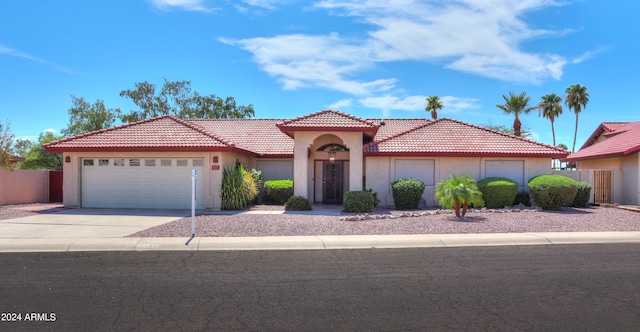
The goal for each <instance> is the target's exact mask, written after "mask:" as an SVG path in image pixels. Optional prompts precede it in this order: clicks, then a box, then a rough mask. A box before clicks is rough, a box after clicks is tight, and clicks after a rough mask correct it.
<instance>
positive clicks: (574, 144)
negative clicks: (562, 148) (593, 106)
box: [571, 111, 580, 152]
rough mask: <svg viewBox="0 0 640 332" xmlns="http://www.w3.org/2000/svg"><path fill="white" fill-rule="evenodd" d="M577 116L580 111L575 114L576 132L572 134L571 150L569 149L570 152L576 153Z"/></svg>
mask: <svg viewBox="0 0 640 332" xmlns="http://www.w3.org/2000/svg"><path fill="white" fill-rule="evenodd" d="M578 114H580V111H577V112H576V131H574V132H573V149H571V152H576V138H577V137H578Z"/></svg>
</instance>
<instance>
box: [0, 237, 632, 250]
mask: <svg viewBox="0 0 640 332" xmlns="http://www.w3.org/2000/svg"><path fill="white" fill-rule="evenodd" d="M594 243H640V232H580V233H578V232H565V233H490V234H412V235H318V236H270V237H193V238H189V237H166V238H157V237H156V238H22V239H19V238H8V239H7V238H5V239H0V252H2V253H9V252H82V251H141V252H142V251H228V250H334V249H373V248H380V249H383V248H447V247H484V246H523V245H563V244H594Z"/></svg>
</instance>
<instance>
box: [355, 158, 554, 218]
mask: <svg viewBox="0 0 640 332" xmlns="http://www.w3.org/2000/svg"><path fill="white" fill-rule="evenodd" d="M399 159H402V160H407V159H432V160H434V161H435V165H434V184H433V185H427V186H426V187H425V192H424V194H423V196H422V197H423V198H424V199H425V202H426V203H427V207H435V206H438V203H437V202H436V200H435V199H434V194H435V188H436V185H437V184H438V183H439V182H441V181H442V180H445V179H447V178H449V177H450V176H452V175H468V176H470V177H472V178H474V179H476V180H480V179H483V178H485V177H486V176H485V162H486V161H488V160H522V161H524V179H525V183H526V182H527V181H528V179H530V178H532V177H534V176H537V175H541V174H550V172H551V159H547V158H479V157H468V158H454V157H367V158H366V167H365V169H366V181H367V188H371V189H373V191H375V192H377V193H378V198H379V199H380V205H381V206H393V205H394V202H393V195H392V192H391V182H393V181H394V180H395V178H394V177H395V161H396V160H399ZM521 189H524V190H527V188H526V185H525V187H524V188H521Z"/></svg>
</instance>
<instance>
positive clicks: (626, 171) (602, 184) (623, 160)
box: [566, 121, 640, 205]
mask: <svg viewBox="0 0 640 332" xmlns="http://www.w3.org/2000/svg"><path fill="white" fill-rule="evenodd" d="M639 151H640V121H638V122H603V123H602V124H600V125H599V126H598V127H597V128H596V130H594V132H593V134H591V136H590V137H589V138H588V139H587V141H586V142H585V144H584V145H583V146H582V147H581V148H580V150H579V151H578V152H575V153H572V154H570V155H569V156H568V157H567V158H566V160H567V161H570V162H577V167H578V170H580V171H582V172H586V173H587V175H588V182H590V183H591V184H592V186H593V197H592V200H593V202H595V203H620V204H632V205H640V181H639V178H640V173H639V172H640V167H639V164H640V154H639V153H638V152H639Z"/></svg>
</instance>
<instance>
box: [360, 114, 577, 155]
mask: <svg viewBox="0 0 640 332" xmlns="http://www.w3.org/2000/svg"><path fill="white" fill-rule="evenodd" d="M364 150H365V154H366V155H422V156H455V155H458V156H459V155H465V156H495V157H524V156H531V157H533V156H535V157H545V158H561V157H565V156H566V155H567V154H568V152H567V151H566V150H563V149H560V148H556V147H553V146H550V145H546V144H542V143H538V142H534V141H531V140H528V139H525V138H522V137H517V136H513V135H508V134H504V133H501V132H498V131H494V130H491V129H487V128H483V127H479V126H475V125H471V124H468V123H464V122H461V121H457V120H452V119H446V118H441V119H438V120H435V121H430V122H428V123H425V124H422V125H420V126H418V127H415V128H412V129H410V130H408V131H405V132H403V133H399V134H396V135H394V136H390V137H387V138H385V139H383V140H380V141H376V140H374V141H373V142H371V143H369V144H367V145H366V146H365V149H364Z"/></svg>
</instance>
